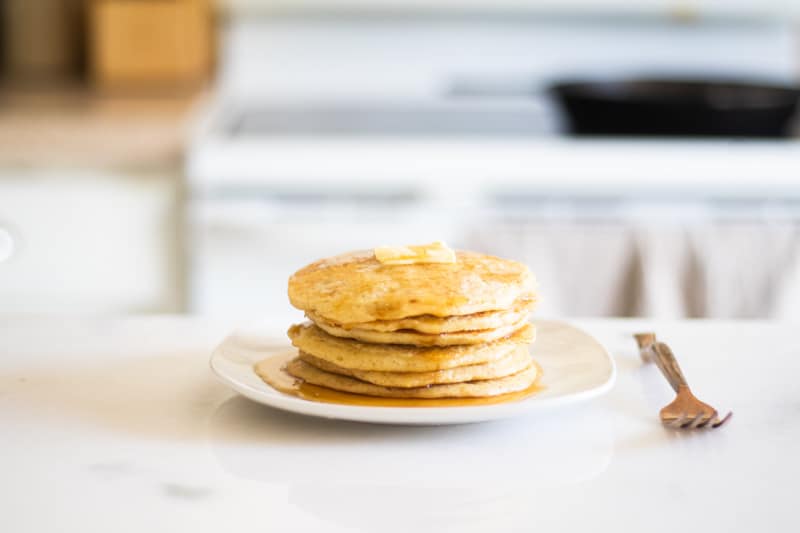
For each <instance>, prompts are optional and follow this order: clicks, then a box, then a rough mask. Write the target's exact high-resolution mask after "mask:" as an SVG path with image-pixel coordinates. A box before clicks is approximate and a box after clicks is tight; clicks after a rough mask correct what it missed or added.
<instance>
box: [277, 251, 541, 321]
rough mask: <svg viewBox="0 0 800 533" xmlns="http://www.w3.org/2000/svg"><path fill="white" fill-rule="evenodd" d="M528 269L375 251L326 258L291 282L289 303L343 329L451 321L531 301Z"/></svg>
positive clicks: (486, 260)
mask: <svg viewBox="0 0 800 533" xmlns="http://www.w3.org/2000/svg"><path fill="white" fill-rule="evenodd" d="M534 285H535V280H534V277H533V274H531V272H530V270H529V269H528V267H527V266H525V265H524V264H522V263H519V262H517V261H511V260H508V259H501V258H499V257H494V256H491V255H484V254H479V253H475V252H461V251H459V252H456V262H455V263H416V264H410V265H386V264H383V263H381V262H379V261H378V260H377V259H375V256H374V254H373V252H372V251H371V250H369V251H359V252H351V253H348V254H343V255H339V256H335V257H331V258H328V259H322V260H320V261H317V262H315V263H312V264H310V265H308V266H307V267H305V268H303V269H301V270H299V271H298V272H296V273H295V274H294V275H293V276H292V277H291V278H289V300H290V301H291V303H292V305H293V306H295V307H297V308H298V309H302V310H303V311H307V312H308V311H310V312H312V313H315V314H317V315H320V316H321V317H324V318H325V319H327V320H329V321H331V322H334V323H337V324H342V325H345V326H346V325H348V324H358V323H363V322H372V321H375V320H397V319H401V318H407V317H413V316H419V315H433V316H436V317H448V316H454V315H469V314H473V313H482V312H484V311H498V310H504V309H510V308H513V307H514V306H515V301H516V300H518V299H523V300H524V299H528V298H532V297H533V291H534Z"/></svg>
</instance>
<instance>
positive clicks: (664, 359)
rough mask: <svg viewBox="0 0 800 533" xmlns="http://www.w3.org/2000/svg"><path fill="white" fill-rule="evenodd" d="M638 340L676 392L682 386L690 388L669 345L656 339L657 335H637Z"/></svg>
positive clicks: (644, 351)
mask: <svg viewBox="0 0 800 533" xmlns="http://www.w3.org/2000/svg"><path fill="white" fill-rule="evenodd" d="M636 340H637V341H638V342H639V348H640V349H641V352H642V355H643V356H645V355H647V356H650V357H651V358H652V359H653V360H654V361H655V362H656V366H657V367H658V369H659V370H661V373H662V374H664V377H665V378H667V381H668V382H669V384H670V386H671V387H672V389H673V390H674V391H675V392H676V393H677V392H678V389H679V388H681V387H686V388H689V384H688V383H687V382H686V377H684V375H683V371H681V367H680V365H678V360H677V359H675V355H674V354H673V353H672V350H671V349H670V348H669V346H667V345H666V344H664V343H663V342H658V341H656V340H655V335H636Z"/></svg>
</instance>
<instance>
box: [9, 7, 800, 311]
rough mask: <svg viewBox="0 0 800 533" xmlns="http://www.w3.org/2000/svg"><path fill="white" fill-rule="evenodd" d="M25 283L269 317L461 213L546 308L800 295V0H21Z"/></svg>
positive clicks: (88, 300)
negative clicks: (533, 287) (308, 276)
mask: <svg viewBox="0 0 800 533" xmlns="http://www.w3.org/2000/svg"><path fill="white" fill-rule="evenodd" d="M0 5H2V10H0V17H1V18H0V47H1V50H0V57H1V58H2V67H0V72H2V74H1V76H0V79H1V80H2V82H0V312H1V313H41V312H66V313H163V312H186V313H196V314H204V315H225V316H232V315H234V316H242V317H258V316H266V315H269V314H273V313H282V312H285V311H286V310H288V309H289V306H288V302H287V300H286V280H287V278H288V276H289V275H290V274H291V273H292V272H294V271H295V270H297V269H298V268H300V267H302V266H303V265H305V264H306V263H308V262H310V261H312V260H315V259H317V258H319V257H323V256H327V255H332V254H335V253H339V252H342V251H346V250H350V249H357V248H372V247H374V246H377V245H380V244H409V243H424V242H430V241H433V240H439V239H441V240H445V241H446V242H447V243H448V244H450V245H451V246H453V247H461V248H469V249H475V250H480V251H485V252H489V253H493V254H497V255H501V256H506V257H511V258H516V259H519V260H522V261H525V262H527V263H528V264H529V265H530V266H531V268H532V269H533V270H534V272H535V273H536V274H537V277H538V278H539V282H540V288H541V294H542V304H541V310H540V314H544V315H551V316H652V317H660V318H670V317H713V318H794V319H797V318H800V127H798V119H797V113H796V111H797V100H798V91H797V88H796V87H797V84H798V82H799V81H800V3H798V2H796V1H791V0H783V1H781V0H706V1H704V0H560V1H556V0H439V1H437V2H422V1H418V0H402V1H401V0H294V1H291V0H236V1H235V0H228V1H221V0H220V1H217V2H214V1H212V0H2V3H1V4H0Z"/></svg>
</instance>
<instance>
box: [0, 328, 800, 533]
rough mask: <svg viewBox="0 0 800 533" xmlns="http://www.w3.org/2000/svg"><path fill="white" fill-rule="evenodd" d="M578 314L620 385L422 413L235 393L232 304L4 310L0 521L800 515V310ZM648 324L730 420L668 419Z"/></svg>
mask: <svg viewBox="0 0 800 533" xmlns="http://www.w3.org/2000/svg"><path fill="white" fill-rule="evenodd" d="M268 324H269V326H268V327H269V328H270V329H271V330H274V331H276V332H280V331H281V330H283V329H284V324H280V323H277V322H275V321H272V322H269V323H268ZM578 324H579V325H582V326H584V327H585V328H586V329H587V330H588V331H589V332H591V333H592V334H594V335H596V336H597V337H598V338H599V339H600V340H601V341H602V342H604V343H605V344H606V345H607V346H608V347H609V349H610V350H611V352H612V353H613V354H614V356H615V359H616V362H617V365H618V370H619V377H618V381H617V384H616V386H615V388H614V389H613V391H612V392H611V393H609V394H608V395H607V396H605V397H603V398H601V399H599V400H597V401H594V402H592V403H590V404H586V405H584V406H580V407H571V408H565V409H563V410H561V411H557V412H553V413H552V414H549V415H546V416H542V415H538V416H534V417H526V418H518V419H513V420H507V421H503V422H493V423H487V424H477V425H467V426H452V427H422V428H409V427H383V426H372V425H366V424H356V423H342V422H333V421H324V420H317V419H312V418H304V417H301V416H295V415H290V414H285V413H281V412H278V411H274V410H271V409H269V408H267V407H263V406H260V405H257V404H254V403H251V402H250V401H248V400H245V399H243V398H240V397H237V396H236V395H235V394H234V393H232V392H231V391H229V390H228V389H226V388H225V387H224V386H222V385H220V384H219V383H217V382H216V381H215V380H214V378H213V377H212V375H211V373H210V371H209V369H208V364H207V361H208V356H209V352H210V351H211V349H212V348H213V346H214V345H215V343H216V342H217V341H219V340H221V338H222V337H223V336H224V335H225V333H226V332H227V331H228V330H229V329H230V328H231V327H232V326H233V325H234V324H233V321H229V322H228V323H226V322H224V321H216V322H209V321H201V320H198V319H188V318H177V317H158V318H122V319H98V318H84V319H69V318H14V317H5V318H0V428H2V429H0V529H2V530H3V531H9V532H10V531H13V532H16V533H22V532H33V531H36V532H42V531H81V532H85V533H91V532H107V531H115V532H127V531H136V532H140V531H193V532H196V533H200V532H205V531H209V532H210V531H215V532H216V531H255V530H257V531H281V532H286V531H312V530H313V531H326V532H327V531H331V532H339V531H443V530H445V529H446V530H448V531H459V532H468V531H523V530H524V531H530V530H534V529H542V530H544V531H547V530H554V529H557V530H559V531H594V530H597V531H605V530H612V529H613V530H614V531H644V530H646V531H674V530H675V529H676V528H677V527H680V529H681V531H727V532H731V531H747V532H751V531H797V529H796V528H797V526H798V523H799V521H800V519H798V515H797V511H796V507H797V495H798V492H797V480H798V479H800V457H798V450H800V445H798V440H800V394H799V393H798V389H797V385H796V383H797V376H798V375H800V340H798V339H797V337H796V331H797V325H796V324H795V325H792V324H775V323H765V322H672V323H661V322H659V323H647V322H633V321H624V320H620V321H579V322H578ZM643 328H652V329H654V330H655V331H657V332H658V333H659V335H660V337H661V338H662V339H664V340H666V341H667V342H669V343H670V345H671V346H672V348H673V350H674V351H675V353H676V354H677V355H678V358H679V359H680V360H681V362H682V364H683V367H684V371H685V373H686V374H687V377H688V378H689V381H690V383H691V384H692V385H693V386H694V388H695V389H696V391H697V392H698V395H699V396H700V397H701V398H702V399H705V400H707V401H708V402H709V403H712V404H714V405H715V406H717V407H719V408H720V409H727V408H730V409H733V410H734V412H735V416H734V418H733V420H732V421H731V422H730V423H729V424H728V425H727V426H725V427H724V428H722V429H720V430H716V431H706V432H695V433H680V432H673V431H669V430H666V429H664V428H663V427H662V426H661V425H660V423H659V421H658V418H657V413H658V409H659V408H660V407H661V406H663V405H664V404H666V403H667V402H668V401H669V400H670V399H671V397H672V393H671V390H670V389H669V387H668V386H667V384H666V382H665V381H664V380H663V378H662V377H661V376H660V374H659V373H658V370H657V369H656V368H654V367H652V366H645V365H643V364H642V363H641V362H640V361H639V358H638V355H637V353H636V349H635V345H634V343H633V341H632V340H631V338H630V337H629V334H630V333H632V332H633V331H636V330H640V329H643Z"/></svg>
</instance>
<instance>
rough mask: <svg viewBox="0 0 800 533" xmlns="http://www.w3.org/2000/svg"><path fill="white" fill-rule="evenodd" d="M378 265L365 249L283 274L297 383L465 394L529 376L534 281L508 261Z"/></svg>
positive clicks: (468, 257) (468, 258) (396, 394)
mask: <svg viewBox="0 0 800 533" xmlns="http://www.w3.org/2000/svg"><path fill="white" fill-rule="evenodd" d="M454 257H455V259H454V261H453V262H445V263H442V262H433V263H429V262H417V263H411V264H386V263H382V262H381V261H379V260H378V259H377V258H376V256H375V254H374V253H373V252H372V251H364V252H353V253H349V254H344V255H340V256H336V257H332V258H329V259H323V260H321V261H317V262H315V263H312V264H311V265H308V266H307V267H305V268H303V269H302V270H300V271H298V272H297V273H295V274H294V275H293V276H292V277H291V278H290V279H289V299H290V301H291V303H292V305H294V306H295V307H297V308H298V309H301V310H303V311H304V312H305V314H306V317H307V318H308V319H309V322H306V323H303V324H298V325H294V326H292V327H291V328H290V329H289V337H290V338H291V340H292V344H293V345H294V346H295V347H296V348H297V349H298V350H299V354H298V356H297V357H296V358H295V359H293V360H292V361H290V362H289V363H288V364H287V367H286V371H287V372H288V373H289V374H291V375H292V376H294V377H295V378H298V379H301V380H303V381H305V382H307V383H311V384H314V385H318V386H322V387H327V388H329V389H334V390H338V391H343V392H349V393H354V394H362V395H368V396H378V397H388V398H474V397H487V396H496V395H500V394H506V393H510V392H516V391H520V390H524V389H527V388H529V387H530V386H531V385H532V384H533V383H534V381H535V380H536V378H537V372H538V371H537V367H536V365H535V364H534V363H533V361H532V359H531V356H530V351H529V345H530V344H531V343H532V342H533V340H534V329H533V326H532V325H531V324H530V322H529V321H528V316H529V314H530V312H531V310H532V309H533V306H534V304H535V293H534V290H535V280H534V277H533V275H532V274H531V272H530V270H529V269H528V268H527V267H526V266H525V265H523V264H521V263H518V262H516V261H510V260H505V259H500V258H498V257H493V256H488V255H483V254H478V253H473V252H455V254H454Z"/></svg>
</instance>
